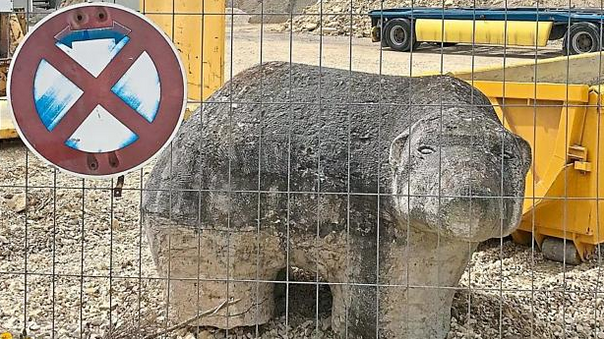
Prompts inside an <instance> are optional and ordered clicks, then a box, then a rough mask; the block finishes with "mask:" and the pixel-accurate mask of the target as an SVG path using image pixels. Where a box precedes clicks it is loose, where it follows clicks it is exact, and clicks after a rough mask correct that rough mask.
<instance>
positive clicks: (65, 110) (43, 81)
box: [7, 3, 187, 178]
mask: <svg viewBox="0 0 604 339" xmlns="http://www.w3.org/2000/svg"><path fill="white" fill-rule="evenodd" d="M7 91H8V99H9V102H10V107H11V110H12V114H13V119H14V122H15V126H16V127H17V131H18V132H19V135H20V136H21V139H22V140H23V141H24V143H25V144H26V145H27V146H28V148H29V149H30V150H31V151H32V152H33V153H34V154H36V155H38V156H39V157H40V158H42V159H43V160H44V161H46V162H48V163H50V164H52V165H55V166H57V167H58V168H59V169H61V170H63V171H65V172H68V173H71V174H73V175H76V176H79V177H83V178H111V177H116V176H120V175H123V174H125V173H127V172H130V171H133V170H136V169H138V168H140V167H141V166H143V165H144V164H145V163H147V162H148V161H149V160H151V159H152V158H153V157H154V156H155V155H156V154H158V153H159V152H160V151H161V150H162V149H163V148H165V147H166V146H167V145H168V144H169V143H170V141H171V140H172V138H173V137H174V135H175V134H176V131H177V130H178V127H179V126H180V123H181V121H182V117H183V114H184V111H185V107H186V100H187V93H186V91H187V90H186V77H185V73H184V68H183V66H182V62H181V60H180V58H179V55H178V52H177V50H176V48H175V47H174V45H173V44H172V42H171V41H170V39H169V38H168V37H167V36H166V35H165V34H164V33H163V32H162V31H161V29H160V28H159V27H157V26H156V25H155V24H153V23H152V22H151V21H150V20H149V19H147V18H145V17H144V16H142V15H140V14H139V13H137V12H134V11H132V10H130V9H127V8H125V7H122V6H118V5H114V4H108V3H94V4H81V5H76V6H71V7H67V8H64V9H62V10H60V11H57V12H55V13H53V14H51V15H50V16H48V17H46V18H45V19H44V20H42V21H41V22H40V23H38V24H37V25H36V26H35V27H34V28H33V29H32V30H31V32H30V33H28V35H27V36H26V37H25V39H24V40H23V42H22V43H21V45H20V46H19V48H18V49H17V51H16V52H15V56H14V58H13V61H12V64H11V67H10V70H9V77H8V90H7Z"/></svg>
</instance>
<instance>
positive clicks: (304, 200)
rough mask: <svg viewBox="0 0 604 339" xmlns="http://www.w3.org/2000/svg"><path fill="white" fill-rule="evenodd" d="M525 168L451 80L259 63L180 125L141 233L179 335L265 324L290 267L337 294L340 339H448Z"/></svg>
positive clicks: (513, 204)
mask: <svg viewBox="0 0 604 339" xmlns="http://www.w3.org/2000/svg"><path fill="white" fill-rule="evenodd" d="M530 158H531V155H530V148H529V146H528V144H527V143H526V142H524V141H523V140H522V139H520V138H518V137H517V136H514V135H513V134H511V133H509V132H508V131H506V130H505V129H504V128H503V127H502V125H501V124H500V122H499V120H498V119H497V116H496V115H495V112H494V110H493V108H492V107H491V105H490V103H489V102H488V100H487V99H486V98H485V97H484V96H483V95H482V94H481V93H479V92H478V91H476V90H473V89H472V87H470V86H469V85H468V84H466V83H465V82H462V81H460V80H457V79H454V78H452V77H448V76H435V77H423V78H405V77H389V76H378V75H372V74H364V73H356V72H348V71H342V70H335V69H327V68H323V69H319V68H318V67H314V66H306V65H297V64H293V65H290V64H286V63H269V64H265V65H263V66H258V67H254V68H252V69H249V70H247V71H245V72H242V73H241V74H239V75H238V76H236V77H235V78H234V79H233V81H232V82H230V83H227V84H226V85H225V86H224V87H223V88H222V89H221V90H220V91H218V92H217V93H216V94H215V95H213V96H212V97H211V98H210V99H209V102H208V103H206V104H204V106H203V110H202V111H201V112H197V113H196V114H195V115H194V116H193V117H192V119H190V120H189V121H187V122H186V123H185V124H184V125H183V127H182V128H181V130H180V132H179V135H178V136H177V138H176V139H175V141H174V143H173V146H172V148H171V149H170V150H168V151H166V152H164V153H163V154H162V155H161V156H160V158H159V159H158V162H157V164H156V166H155V168H154V170H153V171H152V173H151V175H150V178H149V180H148V182H147V186H146V188H147V191H146V192H145V196H144V205H143V213H144V223H145V226H146V228H147V234H148V237H149V239H150V244H151V247H152V251H153V253H154V257H155V260H156V263H157V266H158V269H159V271H160V273H161V274H162V275H163V276H168V277H170V279H171V282H170V284H169V286H170V290H169V295H170V303H171V310H173V311H171V314H173V315H174V316H176V317H178V318H179V320H185V319H188V318H190V317H193V316H195V315H196V314H197V313H198V312H204V311H206V310H212V309H215V310H216V312H215V313H213V314H211V315H209V316H206V317H203V318H201V319H200V320H199V324H200V325H207V326H216V327H221V328H232V327H237V326H249V325H255V324H261V323H264V322H266V321H268V319H270V317H271V316H272V313H273V307H274V304H273V299H272V293H273V287H274V286H273V284H271V283H268V282H264V281H274V280H275V278H276V276H277V274H278V272H279V271H280V270H282V269H284V268H285V267H287V266H288V265H291V266H297V267H300V268H303V269H305V270H308V271H318V273H319V274H320V275H321V276H322V277H323V278H324V279H326V280H327V281H328V282H330V283H335V284H334V285H331V289H332V293H333V310H332V317H331V321H332V328H333V330H334V331H335V332H336V333H341V334H344V333H345V332H346V333H347V334H348V337H349V338H375V337H376V333H377V332H379V337H380V338H389V339H391V338H444V337H445V336H446V333H447V332H448V328H449V324H450V321H449V320H450V309H451V302H452V298H453V295H454V293H455V289H454V288H455V287H457V283H458V281H459V278H460V276H461V274H462V272H463V271H464V268H465V266H466V264H467V262H468V260H469V258H470V256H471V253H472V252H473V251H474V249H475V248H476V245H477V243H478V242H481V241H484V240H486V239H489V238H492V237H498V236H502V235H507V234H509V233H510V232H511V231H513V230H514V228H515V227H516V226H517V223H518V221H519V217H520V212H521V207H522V197H523V195H524V177H525V175H526V173H527V171H528V168H529V165H530ZM227 279H228V280H230V281H229V283H228V284H227V282H226V281H227ZM256 281H260V282H259V283H257V282H256ZM225 302H229V304H228V307H218V306H220V305H224V304H225ZM217 307H218V308H217Z"/></svg>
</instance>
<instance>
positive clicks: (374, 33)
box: [371, 26, 382, 42]
mask: <svg viewBox="0 0 604 339" xmlns="http://www.w3.org/2000/svg"><path fill="white" fill-rule="evenodd" d="M380 31H381V28H380V26H373V28H372V29H371V41H372V42H379V41H382V37H381V34H380Z"/></svg>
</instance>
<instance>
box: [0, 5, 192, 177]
mask: <svg viewBox="0 0 604 339" xmlns="http://www.w3.org/2000/svg"><path fill="white" fill-rule="evenodd" d="M82 7H109V8H113V9H116V10H121V11H125V12H127V13H129V14H132V15H135V16H137V17H138V18H139V19H141V20H143V21H144V22H146V23H148V24H149V25H151V26H152V27H153V28H155V30H157V31H158V32H159V34H160V35H161V36H162V37H163V38H164V39H165V41H166V43H167V44H168V46H170V48H171V49H172V52H173V53H174V56H175V58H176V60H177V62H178V65H179V68H180V71H181V75H182V77H181V78H182V81H183V84H182V90H183V102H182V106H181V112H180V114H179V118H178V120H177V123H176V125H175V126H174V130H173V131H172V133H171V135H170V136H169V137H168V139H166V141H165V143H164V144H163V146H161V147H160V148H159V149H158V150H157V151H156V152H155V153H154V154H153V155H152V156H150V157H149V158H148V159H147V160H145V161H142V162H141V163H140V164H138V165H136V166H133V167H131V168H129V169H125V170H123V171H121V172H117V173H113V174H99V175H91V174H83V173H78V172H73V171H70V170H68V169H66V168H63V167H61V166H59V165H57V164H55V163H53V162H52V161H50V160H49V159H47V158H46V157H44V156H43V155H42V154H40V153H39V152H38V151H37V150H36V148H35V147H33V145H31V144H30V142H29V140H28V139H27V138H26V137H25V134H24V133H23V131H22V130H21V127H20V126H19V124H18V122H17V118H16V117H15V114H14V110H13V105H12V100H11V84H12V82H11V80H12V75H13V72H14V67H15V64H16V63H15V62H11V65H10V68H9V72H8V77H7V99H8V104H9V108H10V110H9V111H10V116H11V118H12V121H13V124H14V126H15V129H16V130H17V132H18V133H19V136H21V140H22V141H23V143H24V144H25V145H26V146H27V148H28V149H29V150H30V151H31V152H32V153H33V154H35V155H36V156H37V157H38V158H39V159H41V160H42V161H43V162H45V163H46V164H48V165H50V166H52V167H54V168H57V169H58V170H59V171H61V172H64V173H67V174H70V175H73V176H76V177H79V178H82V179H97V180H98V179H114V178H117V177H120V176H123V175H126V174H128V173H130V172H134V171H137V170H139V169H141V168H143V167H144V166H146V165H148V164H149V163H150V162H151V161H153V159H154V158H156V157H157V156H158V155H159V154H160V153H161V152H163V151H164V150H165V149H166V148H167V147H168V146H169V145H170V144H171V142H172V141H173V140H174V137H176V134H177V133H178V131H179V129H180V126H181V125H182V123H183V119H184V116H185V112H186V109H187V103H188V82H187V76H186V73H185V67H184V64H183V62H182V59H181V56H180V53H179V52H178V49H177V48H176V46H175V45H174V43H173V42H172V40H171V39H170V38H169V37H168V36H167V35H166V33H165V32H164V31H163V30H162V29H161V28H160V27H159V26H158V25H157V24H155V23H154V22H153V21H151V20H150V19H149V18H147V17H145V16H144V15H142V14H140V13H139V12H137V11H134V10H132V9H130V8H128V7H125V6H121V5H117V4H113V3H107V2H99V3H82V4H76V5H72V6H68V7H65V8H62V9H60V10H57V11H56V12H54V13H52V14H50V15H48V16H46V17H45V18H43V19H42V20H40V21H39V22H38V23H37V24H36V25H35V26H34V27H33V28H32V29H31V30H30V32H29V33H28V34H27V35H26V36H25V38H24V39H23V41H22V42H21V43H20V44H19V46H18V47H17V49H16V50H15V53H14V54H13V58H12V59H13V60H16V59H17V57H18V56H19V53H20V52H21V49H22V48H23V46H25V45H26V42H27V40H28V39H29V38H30V37H31V33H33V32H35V31H36V30H37V29H39V28H40V27H41V26H42V25H44V24H45V23H46V22H47V21H49V20H51V19H53V18H54V17H56V16H58V15H61V14H63V13H65V12H68V11H73V10H74V9H77V8H82ZM82 153H85V152H82Z"/></svg>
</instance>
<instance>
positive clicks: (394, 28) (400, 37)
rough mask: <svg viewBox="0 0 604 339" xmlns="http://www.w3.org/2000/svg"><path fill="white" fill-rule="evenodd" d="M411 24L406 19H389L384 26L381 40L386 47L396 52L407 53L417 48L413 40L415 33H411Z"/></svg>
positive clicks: (416, 43)
mask: <svg viewBox="0 0 604 339" xmlns="http://www.w3.org/2000/svg"><path fill="white" fill-rule="evenodd" d="M412 27H413V26H412V24H411V22H410V21H409V20H407V19H391V20H388V22H386V26H384V36H383V37H382V40H384V41H385V42H386V44H387V45H388V47H390V48H392V49H393V50H396V51H401V52H408V51H410V50H411V49H412V48H413V49H415V48H417V46H419V44H420V43H418V42H417V41H416V40H415V32H413V29H412Z"/></svg>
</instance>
